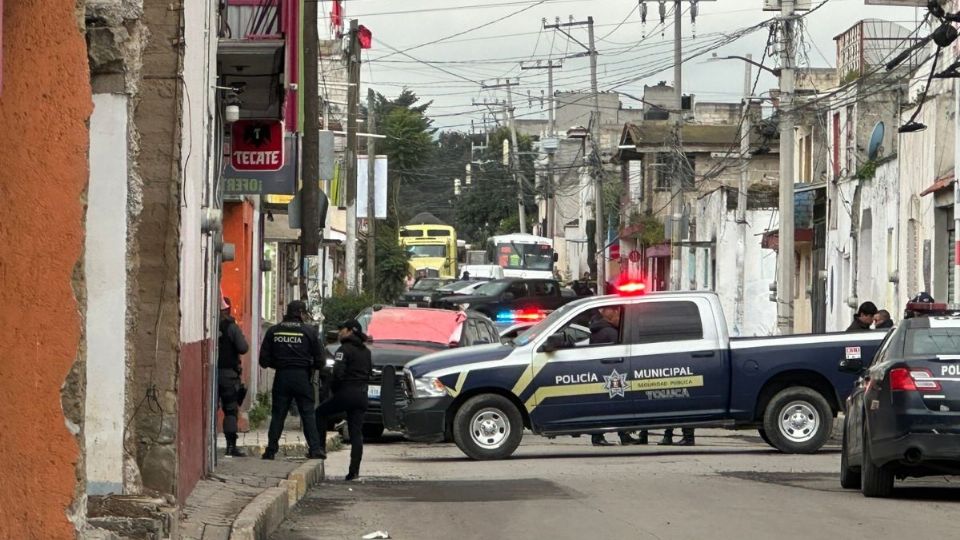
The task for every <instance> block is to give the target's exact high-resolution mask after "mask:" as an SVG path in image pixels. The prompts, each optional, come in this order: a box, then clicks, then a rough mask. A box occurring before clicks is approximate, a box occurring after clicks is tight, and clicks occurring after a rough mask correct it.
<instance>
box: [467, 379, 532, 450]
mask: <svg viewBox="0 0 960 540" xmlns="http://www.w3.org/2000/svg"><path fill="white" fill-rule="evenodd" d="M522 437H523V417H522V416H520V411H519V410H517V407H516V406H515V405H514V404H513V402H512V401H510V400H509V399H507V398H505V397H503V396H500V395H497V394H482V395H479V396H474V397H472V398H470V399H468V400H467V401H466V403H464V404H463V405H462V406H461V407H460V408H459V409H458V410H457V414H456V415H455V416H454V418H453V441H454V442H455V443H457V447H458V448H460V450H461V451H462V452H463V453H464V454H466V455H467V456H468V457H469V458H471V459H476V460H489V459H504V458H507V457H510V455H511V454H513V452H514V450H516V449H517V447H518V446H520V439H521V438H522Z"/></svg>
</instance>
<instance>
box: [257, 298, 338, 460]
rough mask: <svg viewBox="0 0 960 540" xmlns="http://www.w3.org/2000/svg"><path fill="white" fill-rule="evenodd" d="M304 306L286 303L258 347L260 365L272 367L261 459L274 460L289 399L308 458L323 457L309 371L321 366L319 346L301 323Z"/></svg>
mask: <svg viewBox="0 0 960 540" xmlns="http://www.w3.org/2000/svg"><path fill="white" fill-rule="evenodd" d="M306 314H307V305H306V304H304V303H303V302H301V301H299V300H294V301H293V302H290V304H288V305H287V314H286V315H285V316H284V317H283V322H281V323H280V324H275V325H273V326H271V327H270V329H269V330H267V333H266V335H264V337H263V345H262V346H261V347H260V367H263V368H264V369H266V368H273V369H275V370H276V374H275V376H274V379H273V392H272V398H273V409H272V412H271V418H270V431H269V434H268V442H267V450H266V451H265V452H264V453H263V459H274V458H275V457H276V455H277V450H279V448H280V435H281V434H282V433H283V424H284V422H285V421H286V419H287V412H288V411H289V410H290V404H291V403H292V402H294V401H295V402H296V403H297V410H299V411H300V419H301V421H302V422H303V434H304V436H305V437H306V439H307V446H308V448H309V451H308V453H307V458H308V459H326V457H327V455H326V452H325V450H324V443H323V439H321V438H320V434H319V433H317V424H316V419H315V418H314V405H315V404H316V402H315V401H314V399H313V392H314V388H313V383H312V382H311V379H312V375H313V370H319V369H321V368H322V367H323V365H324V357H323V345H322V344H321V343H320V336H319V334H318V333H317V329H316V328H314V327H313V326H310V325H307V324H305V323H304V319H305V318H306Z"/></svg>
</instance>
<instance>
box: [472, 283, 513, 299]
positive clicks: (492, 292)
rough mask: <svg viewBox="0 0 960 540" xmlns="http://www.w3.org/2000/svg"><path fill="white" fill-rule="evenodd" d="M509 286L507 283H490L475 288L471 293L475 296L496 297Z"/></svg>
mask: <svg viewBox="0 0 960 540" xmlns="http://www.w3.org/2000/svg"><path fill="white" fill-rule="evenodd" d="M509 286H510V282H509V281H491V282H489V283H484V284H483V285H481V286H479V287H477V288H476V290H474V291H473V292H474V294H476V295H477V296H497V295H499V294H501V293H503V291H505V290H507V287H509Z"/></svg>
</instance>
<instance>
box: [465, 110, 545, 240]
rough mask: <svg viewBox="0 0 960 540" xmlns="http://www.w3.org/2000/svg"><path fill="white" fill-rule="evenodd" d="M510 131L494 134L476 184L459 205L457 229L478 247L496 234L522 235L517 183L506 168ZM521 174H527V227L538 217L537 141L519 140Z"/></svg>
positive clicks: (474, 179) (525, 200)
mask: <svg viewBox="0 0 960 540" xmlns="http://www.w3.org/2000/svg"><path fill="white" fill-rule="evenodd" d="M509 137H510V131H509V130H508V129H506V128H501V129H499V130H497V131H495V132H493V133H491V134H490V143H489V145H488V146H487V149H486V151H485V152H484V155H483V158H482V161H481V163H480V166H479V167H475V168H474V171H475V173H474V177H473V183H472V185H471V186H470V188H469V189H464V192H463V195H462V196H461V197H460V198H459V199H458V200H457V201H456V225H457V230H458V233H459V234H460V236H461V237H463V238H465V239H468V240H470V241H471V242H474V243H482V242H484V241H485V240H486V239H487V238H489V237H490V236H492V235H494V234H504V233H511V232H518V231H519V230H520V227H519V218H518V216H517V189H518V186H517V180H516V179H515V178H514V176H513V173H512V171H511V170H510V167H509V166H507V165H504V164H503V151H502V148H503V141H505V140H509ZM517 145H518V146H519V149H520V170H521V171H522V173H523V198H524V207H525V208H526V213H527V221H528V223H527V225H528V228H529V226H530V225H531V224H532V223H533V221H534V220H535V218H536V215H537V206H536V203H535V200H534V190H533V187H534V185H535V181H534V178H535V167H534V162H533V155H532V153H531V151H532V149H533V141H532V140H531V139H530V138H529V137H527V136H523V135H521V136H519V137H518V140H517Z"/></svg>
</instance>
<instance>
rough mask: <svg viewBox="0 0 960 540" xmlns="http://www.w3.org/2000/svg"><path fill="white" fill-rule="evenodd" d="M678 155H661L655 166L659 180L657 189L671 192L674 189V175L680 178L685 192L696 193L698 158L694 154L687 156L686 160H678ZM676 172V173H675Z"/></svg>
mask: <svg viewBox="0 0 960 540" xmlns="http://www.w3.org/2000/svg"><path fill="white" fill-rule="evenodd" d="M676 157H677V154H671V153H665V152H664V153H659V154H657V161H656V164H655V165H654V172H655V176H656V179H657V184H656V189H657V190H660V191H670V190H671V189H673V186H672V184H671V182H672V180H673V175H674V174H677V175H679V177H680V185H681V186H682V187H683V189H684V190H685V191H696V189H697V181H696V171H697V158H696V156H695V155H693V154H686V156H685V157H686V159H681V160H677V159H676ZM674 171H676V172H674Z"/></svg>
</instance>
